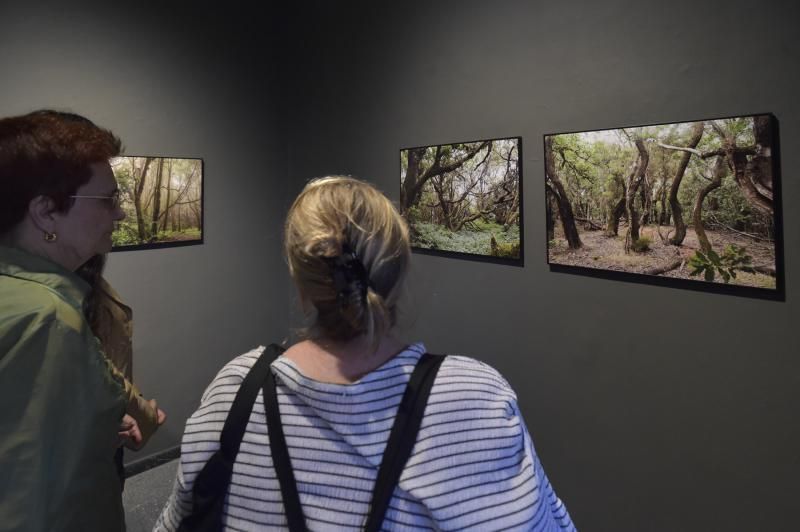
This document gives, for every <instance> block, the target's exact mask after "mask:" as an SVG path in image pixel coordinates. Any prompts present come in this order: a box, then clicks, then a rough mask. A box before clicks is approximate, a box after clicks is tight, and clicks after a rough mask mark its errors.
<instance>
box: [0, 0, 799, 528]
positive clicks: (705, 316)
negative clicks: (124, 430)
mask: <svg viewBox="0 0 800 532" xmlns="http://www.w3.org/2000/svg"><path fill="white" fill-rule="evenodd" d="M327 4H328V3H327V2H321V3H304V4H302V7H297V8H295V11H294V12H293V14H292V17H291V18H290V19H286V20H284V18H283V16H284V15H282V14H280V13H273V15H272V17H273V18H272V19H270V18H269V17H267V18H265V17H263V16H262V17H257V16H255V15H254V14H253V13H241V12H239V11H236V12H230V13H225V12H222V11H220V10H216V9H215V10H212V9H210V8H209V9H206V8H203V7H202V6H197V5H194V6H191V7H190V6H189V5H188V4H187V5H186V6H185V7H183V8H171V7H169V5H172V4H170V3H164V5H161V6H160V7H159V10H157V11H152V10H147V9H146V8H144V7H139V6H137V5H132V4H131V5H129V4H126V5H125V7H124V9H123V8H118V7H112V6H106V7H101V6H94V7H93V8H91V9H88V8H81V7H76V5H75V4H74V3H71V4H70V6H69V9H67V8H65V7H64V6H63V5H62V4H57V5H56V6H51V7H48V6H47V5H46V4H41V3H38V4H37V3H26V4H24V6H23V4H22V3H19V4H18V5H16V6H13V5H9V4H8V3H4V4H3V6H2V7H1V8H0V72H3V80H2V85H1V86H2V94H3V98H2V99H0V116H7V115H11V114H17V113H21V112H25V111H28V110H31V109H34V108H39V107H45V106H46V107H56V108H62V109H64V108H66V109H71V110H73V111H76V112H79V113H84V114H86V115H88V116H89V117H90V118H92V119H94V120H96V121H97V122H98V123H100V124H103V125H106V126H108V127H111V128H112V129H114V130H115V131H116V132H117V133H118V134H120V135H121V136H122V137H123V140H124V141H125V143H126V146H127V149H128V152H129V153H137V154H144V153H147V154H163V155H176V156H193V157H203V158H204V160H205V163H206V188H205V192H206V200H205V209H206V210H205V213H206V233H205V235H206V242H205V244H204V245H202V246H193V247H186V248H173V249H168V250H157V251H156V250H153V251H137V252H126V253H117V254H113V255H112V258H111V260H110V263H109V277H110V279H111V281H112V282H113V284H115V286H117V287H118V289H119V291H120V292H121V293H122V295H123V296H124V297H125V298H126V299H127V300H128V301H129V302H130V303H131V305H132V306H133V307H134V311H135V328H136V332H135V338H134V342H135V349H136V354H135V368H136V370H135V378H136V380H137V381H138V383H139V384H140V386H141V387H142V389H143V390H144V391H145V392H146V394H147V395H152V396H155V397H157V398H158V399H159V400H160V401H161V403H162V404H163V405H164V406H165V407H166V408H167V410H168V413H169V414H170V420H169V421H168V424H167V425H166V427H164V428H163V429H162V431H161V432H160V433H159V434H158V435H157V436H156V438H155V440H154V441H153V442H152V443H151V445H150V447H148V449H147V450H146V451H145V454H151V453H154V452H157V451H158V450H161V449H164V448H167V447H171V446H172V445H175V444H177V442H178V439H179V437H180V434H181V432H182V429H183V423H184V420H185V418H186V417H187V416H188V415H189V414H190V413H191V411H192V410H193V409H194V407H195V406H196V404H197V401H198V400H199V396H200V394H201V393H202V390H203V389H204V388H205V386H206V385H207V383H208V382H209V381H210V379H211V378H212V376H213V374H214V373H215V372H216V371H217V370H218V369H219V368H220V367H221V366H222V364H223V363H224V362H226V361H227V360H229V359H230V358H231V357H233V356H235V355H236V354H239V353H241V352H243V351H244V350H246V349H248V348H250V347H252V346H254V345H256V344H259V343H266V342H269V341H273V340H275V339H280V338H282V337H283V336H285V334H286V329H287V326H288V325H289V324H290V320H289V318H288V316H287V315H288V312H287V310H288V309H290V308H291V307H292V305H291V303H290V301H291V291H290V289H288V288H287V286H288V279H287V277H286V274H285V267H284V265H283V263H282V261H281V259H280V255H279V242H280V225H281V221H282V218H283V214H284V212H285V209H286V206H287V204H288V201H289V198H290V197H291V196H292V195H293V194H294V193H296V191H297V190H299V188H300V187H301V186H302V184H303V182H304V181H305V180H306V179H308V178H309V177H312V176H317V175H323V174H328V173H337V172H338V173H350V174H355V175H359V176H362V177H364V178H368V179H370V180H372V181H373V182H375V183H377V184H378V185H379V186H381V187H382V188H383V189H384V190H385V191H386V192H387V193H388V194H389V195H390V196H394V197H396V195H397V191H398V188H399V185H398V180H399V176H398V174H399V154H398V149H399V148H400V147H401V146H411V145H421V144H436V143H443V142H454V141H461V140H473V139H479V138H489V137H497V136H508V135H521V136H522V137H523V145H524V161H523V162H524V167H523V171H524V183H525V187H524V188H525V201H524V211H525V223H526V232H525V255H526V263H525V267H524V268H515V267H509V266H501V265H492V264H484V263H474V262H466V261H459V260H453V259H443V258H437V257H430V256H422V255H416V256H415V257H414V262H415V264H414V273H413V275H412V278H411V280H410V290H409V292H410V294H409V297H408V300H407V302H406V306H405V312H404V316H403V321H404V329H405V333H406V336H407V337H408V338H409V339H422V340H424V341H425V342H426V343H427V345H428V347H429V349H431V350H433V351H440V352H443V351H446V352H453V353H463V354H467V355H471V356H474V357H476V358H480V359H482V360H485V361H487V362H489V363H491V364H493V365H495V366H496V367H498V368H499V369H500V370H501V371H502V372H503V373H504V374H505V375H506V376H507V377H508V378H509V380H510V381H511V383H512V384H513V385H514V387H515V388H516V389H517V391H518V394H519V397H520V402H521V405H522V408H523V412H524V414H525V417H526V420H527V423H528V425H529V428H530V430H531V432H532V434H533V436H534V439H535V442H536V445H537V449H538V451H539V453H540V454H541V457H542V460H543V462H544V465H545V467H546V470H547V471H548V474H549V475H550V477H551V480H552V481H553V483H554V484H555V487H556V489H557V491H558V493H559V495H560V496H561V497H562V498H563V499H564V500H565V501H566V503H567V504H568V507H569V509H570V512H571V513H572V515H573V518H574V519H575V521H576V523H577V524H578V525H579V526H580V527H581V528H582V529H583V530H665V531H666V530H762V529H772V530H791V529H793V528H794V526H793V525H794V521H795V515H794V514H795V512H794V511H793V510H794V506H795V505H796V501H797V500H798V496H800V490H799V489H798V487H797V483H796V480H795V479H796V478H798V477H800V460H798V453H797V449H798V448H800V427H798V423H797V422H796V412H797V411H798V408H799V407H800V394H798V392H797V390H798V385H800V360H799V359H798V353H800V345H798V344H799V343H800V342H798V339H800V335H798V332H797V318H796V316H797V312H798V308H797V306H798V304H797V299H798V296H799V295H800V289H798V287H797V279H798V273H800V272H799V271H798V270H799V269H800V267H798V261H799V260H800V256H799V255H800V235H798V232H797V231H796V228H797V227H798V221H799V220H798V215H797V213H796V211H794V210H792V209H791V205H793V202H794V201H797V200H798V199H800V185H798V183H797V180H796V179H795V172H794V168H796V167H797V166H798V163H800V161H798V155H797V153H798V151H800V150H798V148H800V128H798V125H797V124H798V123H799V122H798V118H800V116H799V115H800V108H799V107H798V104H797V100H796V94H800V90H798V89H800V71H798V68H797V64H798V60H800V46H798V40H797V38H796V36H795V25H796V22H797V20H800V17H798V14H799V13H798V9H797V8H796V7H794V6H791V5H789V2H778V1H772V2H762V3H760V4H754V3H752V2H743V1H739V0H737V1H729V2H713V3H712V2H704V3H701V2H685V1H680V2H669V3H663V2H651V1H645V2H642V1H640V2H627V1H626V2H622V1H616V2H614V1H609V2H602V3H599V2H598V3H597V4H598V5H595V4H594V3H589V2H560V3H554V2H553V3H543V2H511V1H503V2H493V3H488V2H467V1H462V2H445V1H437V2H435V3H434V2H430V4H431V5H426V3H423V2H418V3H408V2H406V3H400V4H396V5H393V6H385V7H383V6H382V5H380V4H377V5H375V6H369V5H368V4H367V3H366V2H365V3H363V5H361V4H360V3H344V2H338V3H336V4H333V3H330V4H332V5H327ZM275 20H277V21H278V22H280V23H281V24H280V25H281V26H282V25H283V23H284V22H286V24H287V25H289V27H290V30H291V31H289V32H287V33H286V34H284V35H285V39H284V41H283V44H282V45H278V44H276V42H275V39H276V38H277V37H279V36H280V35H281V31H279V30H280V28H277V29H276V28H275V27H274V26H273V24H272V23H273V22H274V21H275ZM273 30H274V31H273ZM282 46H285V48H286V50H292V53H291V54H290V55H287V56H283V55H281V53H280V52H281V50H282V48H281V47H282ZM276 63H277V64H276ZM281 65H282V66H283V67H284V68H285V69H284V70H283V71H281V70H280V68H279V67H280V66H281ZM281 88H287V89H288V90H289V92H290V94H292V97H291V99H289V100H286V99H284V98H283V96H282V95H281ZM287 110H288V111H287ZM284 111H287V112H286V113H284ZM763 111H772V112H774V113H775V114H776V115H777V116H778V118H779V120H780V123H781V142H782V148H783V162H782V168H783V189H784V201H783V203H784V211H785V212H784V226H785V245H786V266H787V272H786V281H787V293H786V302H783V303H781V302H770V301H761V300H753V299H744V298H738V297H732V296H725V295H714V294H707V293H701V292H690V291H683V290H676V289H669V288H660V287H654V286H646V285H635V284H628V283H618V282H611V281H605V280H599V279H591V278H585V277H578V276H571V275H564V274H554V273H551V272H549V270H548V268H547V266H546V263H545V241H544V229H543V228H542V227H541V225H542V222H543V219H544V213H543V205H544V198H543V187H542V186H541V185H542V181H543V168H542V166H543V163H542V151H541V139H542V134H544V133H547V132H557V131H565V130H580V129H591V128H603V127H616V126H622V125H635V124H641V123H653V122H667V121H676V120H692V119H697V118H706V117H713V116H725V115H734V114H744V113H751V112H763ZM287 169H288V174H289V178H290V179H289V182H288V184H287V181H286V179H285V176H286V173H287ZM293 323H296V322H294V321H293ZM131 455H132V454H131ZM132 456H134V457H135V455H132Z"/></svg>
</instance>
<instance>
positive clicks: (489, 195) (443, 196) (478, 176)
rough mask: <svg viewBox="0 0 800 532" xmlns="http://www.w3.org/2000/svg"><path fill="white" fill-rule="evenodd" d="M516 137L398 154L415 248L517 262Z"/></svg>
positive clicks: (518, 176)
mask: <svg viewBox="0 0 800 532" xmlns="http://www.w3.org/2000/svg"><path fill="white" fill-rule="evenodd" d="M521 144H522V142H521V139H520V138H519V137H515V138H504V139H494V140H484V141H476V142H462V143H456V144H443V145H439V146H424V147H418V148H405V149H402V150H400V212H401V214H402V215H403V216H404V217H405V219H406V220H407V221H408V224H409V229H410V232H411V245H412V247H413V248H414V249H418V250H421V251H423V252H429V253H434V254H444V255H452V254H465V255H467V256H471V257H480V258H489V260H496V261H499V262H511V263H521V261H522V238H521V227H522V223H521V217H522V213H521V205H522V201H521V200H522V198H521V193H522V190H521V167H520V161H521V160H522V159H521V157H520V150H521V148H522V146H521Z"/></svg>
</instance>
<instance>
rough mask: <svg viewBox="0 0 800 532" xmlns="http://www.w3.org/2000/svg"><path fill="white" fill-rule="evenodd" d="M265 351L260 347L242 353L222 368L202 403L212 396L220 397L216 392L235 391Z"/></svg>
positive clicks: (209, 386)
mask: <svg viewBox="0 0 800 532" xmlns="http://www.w3.org/2000/svg"><path fill="white" fill-rule="evenodd" d="M265 349H266V348H265V347H264V346H258V347H256V348H253V349H251V350H250V351H247V352H246V353H242V354H241V355H239V356H237V357H236V358H233V359H232V360H230V361H229V362H228V363H227V364H225V365H224V366H222V369H220V370H219V371H218V372H217V375H216V376H215V377H214V379H213V380H212V381H211V383H210V384H209V385H208V388H206V391H205V393H203V399H202V401H203V402H206V401H207V400H208V399H209V398H211V397H212V396H219V394H217V393H216V392H218V391H219V390H220V389H228V390H229V391H235V389H237V388H238V387H239V386H240V385H241V384H242V381H243V380H244V378H245V377H246V376H247V374H248V373H249V372H250V370H251V369H252V368H253V366H254V365H255V363H256V361H257V360H258V359H259V357H260V356H261V354H262V353H263V352H264V350H265Z"/></svg>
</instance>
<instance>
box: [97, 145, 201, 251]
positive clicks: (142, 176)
mask: <svg viewBox="0 0 800 532" xmlns="http://www.w3.org/2000/svg"><path fill="white" fill-rule="evenodd" d="M111 168H112V170H113V171H114V177H116V179H117V184H118V186H119V194H120V206H121V208H122V210H123V211H124V212H125V219H124V220H122V221H121V222H118V223H117V227H116V229H115V230H114V233H113V234H112V240H113V248H112V249H113V250H123V249H141V248H149V247H165V246H175V245H185V244H198V243H201V242H202V241H203V210H202V205H203V202H202V193H203V161H202V160H201V159H179V158H168V157H132V156H122V157H115V158H114V159H112V160H111Z"/></svg>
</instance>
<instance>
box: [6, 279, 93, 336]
mask: <svg viewBox="0 0 800 532" xmlns="http://www.w3.org/2000/svg"><path fill="white" fill-rule="evenodd" d="M0 279H1V281H0V316H2V319H3V321H4V322H13V321H18V320H22V321H25V322H26V323H28V324H34V326H35V324H36V323H38V324H39V325H41V326H49V325H50V324H52V323H53V322H58V323H59V324H61V325H66V326H68V327H69V328H70V329H74V330H76V331H79V330H81V328H82V327H83V325H84V321H85V319H84V316H83V313H81V312H80V311H79V310H78V309H77V308H75V307H74V306H73V305H71V304H69V303H68V302H67V301H65V300H64V298H63V297H62V296H61V295H60V294H58V293H57V292H55V291H54V290H52V289H50V288H48V287H47V286H45V285H43V284H40V283H35V282H32V281H28V280H26V279H19V278H14V277H8V276H2V277H0Z"/></svg>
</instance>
